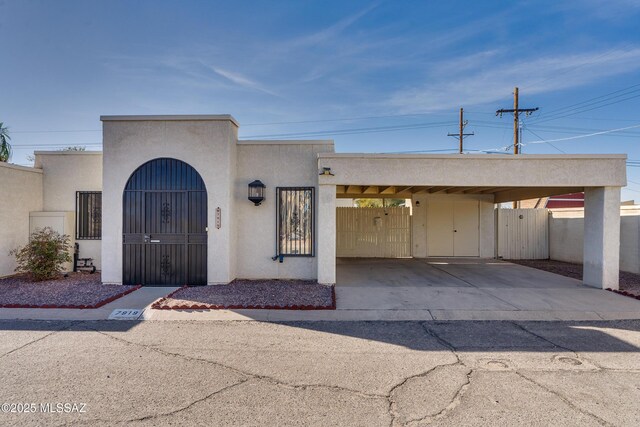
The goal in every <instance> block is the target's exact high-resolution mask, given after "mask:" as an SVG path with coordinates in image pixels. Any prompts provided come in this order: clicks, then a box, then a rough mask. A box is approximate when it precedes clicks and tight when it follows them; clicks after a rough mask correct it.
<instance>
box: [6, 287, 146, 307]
mask: <svg viewBox="0 0 640 427" xmlns="http://www.w3.org/2000/svg"><path fill="white" fill-rule="evenodd" d="M141 287H142V285H137V286H132V287H130V288H129V289H126V290H124V291H122V292H120V293H118V294H116V295H113V296H111V297H109V298H107V299H104V300H102V301H99V302H97V303H95V304H92V305H64V304H60V305H55V304H41V305H37V304H4V305H0V308H72V309H79V310H84V309H93V308H100V307H102V306H103V305H106V304H109V303H110V302H113V301H115V300H117V299H118V298H122V297H123V296H125V295H128V294H130V293H131V292H133V291H137V290H138V289H140V288H141Z"/></svg>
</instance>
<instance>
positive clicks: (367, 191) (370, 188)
mask: <svg viewBox="0 0 640 427" xmlns="http://www.w3.org/2000/svg"><path fill="white" fill-rule="evenodd" d="M379 190H380V189H379V187H378V186H377V185H369V186H368V187H366V188H365V189H364V191H363V194H378V193H379V192H380V191H379Z"/></svg>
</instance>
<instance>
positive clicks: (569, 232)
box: [549, 206, 640, 273]
mask: <svg viewBox="0 0 640 427" xmlns="http://www.w3.org/2000/svg"><path fill="white" fill-rule="evenodd" d="M583 242H584V210H583V209H581V208H567V209H554V210H552V211H551V212H550V216H549V256H550V258H551V259H554V260H558V261H566V262H574V263H582V257H583ZM620 270H622V271H629V272H632V273H640V207H638V206H622V207H621V208H620Z"/></svg>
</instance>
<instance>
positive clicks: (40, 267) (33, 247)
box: [9, 227, 71, 281]
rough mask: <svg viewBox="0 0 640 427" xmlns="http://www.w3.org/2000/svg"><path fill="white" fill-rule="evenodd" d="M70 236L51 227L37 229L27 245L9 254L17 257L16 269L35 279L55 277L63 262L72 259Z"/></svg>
mask: <svg viewBox="0 0 640 427" xmlns="http://www.w3.org/2000/svg"><path fill="white" fill-rule="evenodd" d="M69 249H71V244H70V243H69V236H67V235H66V234H63V235H61V234H60V233H58V232H57V231H54V230H53V229H51V228H50V227H45V228H42V229H37V230H36V231H35V232H34V233H33V234H31V239H30V240H29V243H27V245H26V246H24V247H22V248H18V249H14V250H12V251H11V252H9V255H14V256H15V257H16V262H17V263H18V266H17V267H16V271H17V272H19V273H27V274H29V275H30V276H31V279H32V280H34V281H42V280H49V279H55V278H57V277H58V275H59V274H60V273H61V272H62V270H63V267H62V266H63V264H64V263H65V262H70V261H71V256H70V255H69Z"/></svg>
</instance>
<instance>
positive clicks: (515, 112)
mask: <svg viewBox="0 0 640 427" xmlns="http://www.w3.org/2000/svg"><path fill="white" fill-rule="evenodd" d="M534 111H538V107H536V108H518V88H517V87H516V88H515V90H514V91H513V109H507V108H501V109H499V110H497V111H496V116H500V117H502V115H503V114H504V113H513V154H518V153H520V141H519V139H520V138H519V127H520V120H519V115H520V113H525V115H527V116H529V115H531V113H533V112H534Z"/></svg>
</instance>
